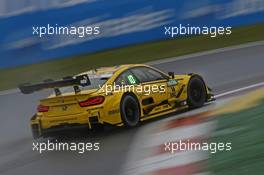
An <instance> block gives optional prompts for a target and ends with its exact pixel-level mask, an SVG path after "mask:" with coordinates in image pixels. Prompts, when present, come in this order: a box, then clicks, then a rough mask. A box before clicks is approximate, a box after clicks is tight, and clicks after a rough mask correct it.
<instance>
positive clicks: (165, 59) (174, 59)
mask: <svg viewBox="0 0 264 175" xmlns="http://www.w3.org/2000/svg"><path fill="white" fill-rule="evenodd" d="M261 45H264V41H256V42H250V43H245V44H240V45H234V46H228V47H223V48H218V49H213V50H208V51H203V52H198V53H193V54H188V55H183V56H178V57H172V58H164V59H162V60H157V61H150V62H147V63H146V64H149V65H157V64H163V63H169V62H174V61H181V60H185V59H190V58H195V57H200V56H206V55H211V54H218V53H222V52H228V51H233V50H239V49H245V48H250V47H255V46H261Z"/></svg>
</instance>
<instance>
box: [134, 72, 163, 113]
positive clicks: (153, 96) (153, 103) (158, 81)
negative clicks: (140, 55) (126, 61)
mask: <svg viewBox="0 0 264 175" xmlns="http://www.w3.org/2000/svg"><path fill="white" fill-rule="evenodd" d="M130 71H131V72H132V73H133V75H134V76H135V78H136V79H137V81H139V83H140V86H141V88H142V92H141V104H142V106H143V108H148V109H153V108H154V107H157V106H161V105H163V104H166V103H168V92H167V81H168V79H167V77H166V76H165V75H163V74H162V73H160V72H158V71H156V70H154V69H152V68H149V67H136V68H132V69H131V70H130ZM132 81H133V80H132ZM137 92H138V93H139V91H137ZM148 111H150V110H148Z"/></svg>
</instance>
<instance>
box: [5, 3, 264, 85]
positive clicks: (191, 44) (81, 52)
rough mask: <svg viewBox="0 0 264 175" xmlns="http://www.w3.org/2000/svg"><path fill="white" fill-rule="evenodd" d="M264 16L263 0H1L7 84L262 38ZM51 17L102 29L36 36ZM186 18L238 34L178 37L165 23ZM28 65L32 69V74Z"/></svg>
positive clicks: (185, 21)
mask: <svg viewBox="0 0 264 175" xmlns="http://www.w3.org/2000/svg"><path fill="white" fill-rule="evenodd" d="M263 15H264V2H263V1H262V0H201V1H195V0H193V1H188V2H185V1H181V0H169V1H166V2H163V1H159V0H153V1H151V2H150V1H149V0H124V1H116V0H53V1H51V0H49V1H47V0H39V1H32V0H21V1H17V0H1V2H0V24H1V25H0V26H1V27H0V33H1V38H0V54H1V58H0V59H1V61H0V73H1V75H0V80H1V82H2V83H1V87H0V88H1V89H9V88H14V87H15V86H17V84H18V83H21V80H22V79H28V81H34V80H35V81H36V80H37V79H38V78H40V77H39V75H41V76H42V77H43V78H50V77H51V78H53V77H56V78H58V77H60V76H62V75H63V74H70V75H72V74H76V73H79V72H80V71H84V70H87V69H90V68H92V67H98V66H105V65H114V64H123V63H140V62H141V63H142V62H147V61H152V60H157V59H161V58H169V57H173V56H179V55H183V54H188V53H192V52H198V51H203V50H208V49H214V48H219V47H224V46H228V45H234V44H240V43H244V42H249V41H256V40H262V39H263V33H262V31H263V25H261V24H262V23H263V21H264V18H263ZM48 24H49V25H51V26H56V25H57V26H66V27H70V26H76V27H78V26H98V27H100V34H99V35H89V36H86V37H82V38H81V37H74V36H69V35H46V36H43V37H38V36H37V35H33V27H42V26H47V25H48ZM179 24H182V25H190V26H208V27H210V26H223V27H226V26H231V27H232V35H231V36H219V37H217V38H215V39H214V40H213V39H211V38H209V37H208V36H204V37H197V36H196V37H190V36H188V38H187V39H186V38H184V37H181V38H173V39H172V38H170V37H168V36H166V35H165V34H164V32H165V30H164V26H179ZM241 30H242V31H241ZM186 40H188V41H186ZM189 40H190V41H189ZM63 59H64V61H61V60H63ZM69 59H75V60H74V62H75V63H73V62H72V61H69ZM51 61H52V62H51ZM47 62H49V64H48V63H47ZM38 63H45V64H42V66H40V65H39V64H38ZM32 64H36V65H35V66H29V65H32ZM23 66H27V68H26V69H27V70H30V71H31V73H33V74H31V75H30V74H25V71H24V69H23ZM10 68H11V69H10ZM12 68H20V69H16V70H14V69H12ZM7 69H9V70H7ZM48 72H49V73H48ZM17 75H20V76H19V79H17V78H16V77H17ZM5 77H10V78H11V77H12V79H13V80H15V81H14V82H17V83H14V82H13V83H12V82H8V81H9V80H6V78H5Z"/></svg>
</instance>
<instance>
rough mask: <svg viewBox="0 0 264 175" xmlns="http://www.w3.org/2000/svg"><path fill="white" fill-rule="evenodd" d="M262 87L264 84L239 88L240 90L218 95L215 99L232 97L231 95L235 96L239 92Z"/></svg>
mask: <svg viewBox="0 0 264 175" xmlns="http://www.w3.org/2000/svg"><path fill="white" fill-rule="evenodd" d="M261 86H264V82H261V83H257V84H252V85H249V86H245V87H242V88H238V89H235V90H231V91H227V92H224V93H221V94H217V95H215V98H220V97H223V96H227V95H231V94H234V93H237V92H242V91H245V90H249V89H253V88H257V87H261Z"/></svg>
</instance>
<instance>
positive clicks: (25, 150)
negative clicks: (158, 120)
mask: <svg viewBox="0 0 264 175" xmlns="http://www.w3.org/2000/svg"><path fill="white" fill-rule="evenodd" d="M263 55H264V45H263V44H262V45H258V46H252V47H247V48H241V49H235V50H229V51H224V52H220V53H212V54H209V55H204V56H196V57H193V58H189V59H181V60H178V61H169V62H164V63H160V64H156V65H154V66H155V67H157V68H160V69H162V70H164V71H174V72H175V73H190V72H196V73H199V74H201V75H202V76H203V77H204V79H205V80H206V82H207V83H208V84H209V86H210V87H211V88H212V89H213V90H214V91H215V94H219V93H222V92H226V91H229V90H234V89H237V88H241V87H245V86H248V85H252V84H255V83H258V82H263V81H264V68H263V66H264V59H263ZM47 93H48V92H42V93H35V94H32V95H22V94H20V93H13V94H7V95H1V96H0V109H1V110H0V117H1V122H0V174H5V175H16V174H28V175H31V174H32V175H35V174H57V175H60V174H64V175H65V174H76V173H78V174H93V175H101V174H102V175H105V174H108V175H117V174H118V173H119V171H120V168H121V166H122V165H123V163H124V161H125V160H126V156H127V153H128V150H129V149H130V146H131V145H132V144H131V143H133V140H134V139H135V135H136V133H137V131H138V128H134V129H130V130H125V129H114V130H108V131H105V132H100V133H95V134H88V133H87V132H86V131H81V132H78V133H69V134H67V135H66V136H65V138H59V139H61V140H62V141H83V142H100V151H97V152H95V151H92V152H86V153H84V154H78V153H76V152H46V153H43V154H39V153H37V152H33V151H32V137H31V132H30V129H29V127H28V121H29V118H30V116H32V115H33V113H34V111H35V108H36V105H37V103H38V100H39V99H40V98H43V97H45V96H46V95H47ZM153 122H154V123H155V121H153ZM153 122H152V124H153ZM140 127H145V126H144V125H143V126H140Z"/></svg>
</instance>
